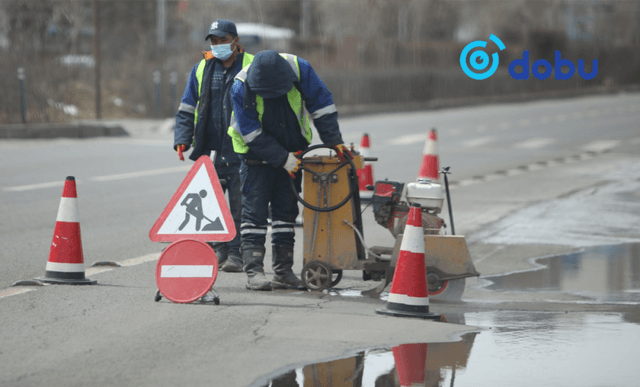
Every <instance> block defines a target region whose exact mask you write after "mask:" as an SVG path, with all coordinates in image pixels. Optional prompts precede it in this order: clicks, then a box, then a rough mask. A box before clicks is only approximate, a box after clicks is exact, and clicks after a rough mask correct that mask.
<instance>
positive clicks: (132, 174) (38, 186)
mask: <svg viewBox="0 0 640 387" xmlns="http://www.w3.org/2000/svg"><path fill="white" fill-rule="evenodd" d="M190 169H191V165H183V166H179V167H169V168H159V169H150V170H146V171H139V172H130V173H120V174H115V175H104V176H94V177H91V178H89V180H92V181H112V180H122V179H133V178H136V177H145V176H156V175H163V174H166V173H174V172H184V171H188V170H190ZM80 183H81V181H80V180H76V184H80ZM62 186H64V180H60V181H52V182H49V183H38V184H28V185H18V186H14V187H4V188H2V190H3V191H7V192H20V191H31V190H36V189H43V188H52V187H62Z"/></svg>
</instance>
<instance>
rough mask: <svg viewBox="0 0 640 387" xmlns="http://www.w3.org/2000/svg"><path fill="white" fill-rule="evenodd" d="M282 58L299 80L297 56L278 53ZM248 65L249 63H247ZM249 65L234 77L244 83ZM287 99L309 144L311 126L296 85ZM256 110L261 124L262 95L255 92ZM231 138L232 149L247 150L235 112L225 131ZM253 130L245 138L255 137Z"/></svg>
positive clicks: (239, 151) (243, 151)
mask: <svg viewBox="0 0 640 387" xmlns="http://www.w3.org/2000/svg"><path fill="white" fill-rule="evenodd" d="M280 55H282V57H283V58H285V59H286V60H287V62H288V63H289V64H290V65H291V67H292V68H293V71H295V73H296V74H297V75H298V81H299V80H300V64H299V63H298V57H297V56H295V55H292V54H280ZM249 66H250V65H249ZM249 66H246V67H244V68H243V69H242V71H240V72H239V73H238V75H236V79H239V80H240V81H242V82H243V83H244V81H245V80H246V79H247V72H248V71H249ZM287 99H288V101H289V105H290V106H291V109H292V110H293V112H294V113H296V116H297V117H298V122H299V123H300V129H301V131H302V136H303V137H304V138H305V139H306V140H307V142H308V143H309V144H311V139H312V137H313V133H312V132H311V126H310V125H309V115H308V113H307V109H306V108H305V107H304V101H303V100H302V94H300V91H298V89H297V88H296V87H292V88H291V90H289V92H288V93H287ZM256 110H257V111H258V120H259V121H260V124H262V115H263V114H264V100H263V99H262V97H260V96H259V95H257V94H256ZM227 133H228V134H229V136H231V139H232V140H233V150H234V151H235V152H236V153H241V154H245V153H247V152H248V151H249V147H248V146H247V144H246V143H247V142H250V141H245V140H246V139H245V138H244V137H243V136H242V135H241V134H240V129H239V128H238V122H237V121H236V116H235V112H233V113H232V114H231V125H230V126H229V130H228V131H227ZM255 136H256V135H255V132H254V133H252V134H249V135H248V136H247V137H249V138H247V139H249V140H252V139H253V138H255Z"/></svg>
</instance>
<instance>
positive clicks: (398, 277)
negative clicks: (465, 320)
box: [376, 203, 440, 319]
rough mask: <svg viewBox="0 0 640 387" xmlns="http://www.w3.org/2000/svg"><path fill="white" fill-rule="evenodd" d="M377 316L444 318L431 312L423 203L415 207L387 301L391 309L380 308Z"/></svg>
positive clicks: (410, 212) (406, 228)
mask: <svg viewBox="0 0 640 387" xmlns="http://www.w3.org/2000/svg"><path fill="white" fill-rule="evenodd" d="M376 313H380V314H386V315H390V316H399V317H419V318H429V319H438V318H440V315H437V314H435V313H429V294H428V292H427V270H426V266H425V262H424V230H423V228H422V207H421V206H420V204H417V203H414V204H412V205H411V209H410V210H409V215H408V217H407V225H406V227H405V229H404V236H403V237H402V244H401V245H400V252H399V253H398V262H397V263H396V269H395V273H394V274H393V281H392V283H391V290H390V291H389V297H388V298H387V307H386V309H376Z"/></svg>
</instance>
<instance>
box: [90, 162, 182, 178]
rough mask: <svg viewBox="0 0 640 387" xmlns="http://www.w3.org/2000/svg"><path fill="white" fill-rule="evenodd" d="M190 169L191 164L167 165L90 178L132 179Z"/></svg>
mask: <svg viewBox="0 0 640 387" xmlns="http://www.w3.org/2000/svg"><path fill="white" fill-rule="evenodd" d="M190 169H191V165H184V166H179V167H169V168H160V169H150V170H147V171H139V172H130V173H120V174H117V175H105V176H95V177H92V178H90V180H93V181H111V180H122V179H133V178H136V177H144V176H155V175H163V174H165V173H173V172H182V171H188V170H190Z"/></svg>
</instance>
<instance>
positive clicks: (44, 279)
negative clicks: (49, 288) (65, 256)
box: [36, 277, 98, 285]
mask: <svg viewBox="0 0 640 387" xmlns="http://www.w3.org/2000/svg"><path fill="white" fill-rule="evenodd" d="M36 280H37V281H40V282H46V283H49V284H55V285H95V284H97V283H98V281H96V280H90V279H88V278H83V279H62V278H47V277H38V278H36Z"/></svg>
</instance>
